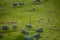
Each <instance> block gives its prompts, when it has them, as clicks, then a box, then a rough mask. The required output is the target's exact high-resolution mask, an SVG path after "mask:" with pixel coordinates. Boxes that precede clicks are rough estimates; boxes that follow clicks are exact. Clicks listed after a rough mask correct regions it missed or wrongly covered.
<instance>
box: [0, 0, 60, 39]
mask: <svg viewBox="0 0 60 40" xmlns="http://www.w3.org/2000/svg"><path fill="white" fill-rule="evenodd" d="M21 1H23V0H0V5H1V6H2V7H3V8H4V9H3V10H2V11H0V21H3V22H4V24H0V33H3V35H4V36H3V38H2V39H0V40H15V38H16V36H18V35H21V33H20V32H21V30H22V29H23V28H24V29H26V28H25V26H26V25H27V24H28V23H29V20H31V22H32V23H31V24H32V25H33V28H32V30H33V29H34V30H36V29H37V28H39V27H43V29H44V33H42V34H41V36H42V38H41V39H40V40H53V39H54V38H56V39H57V40H60V35H59V34H60V32H59V31H55V30H60V8H59V7H60V1H59V0H47V1H44V2H41V4H39V5H33V4H32V3H31V1H32V0H24V2H25V5H24V7H20V6H19V2H21ZM14 2H17V4H18V7H16V8H13V7H12V3H14ZM57 6H59V7H57ZM31 8H35V11H32V12H31V11H28V10H30V9H31ZM52 11H56V12H52ZM49 12H52V13H49ZM37 18H40V19H41V18H43V19H44V20H42V21H41V22H36V19H37ZM8 20H11V21H12V20H14V21H16V22H17V26H18V29H17V31H13V29H12V24H8V23H7V21H8ZM19 20H20V21H21V22H20V23H18V21H19ZM47 20H56V22H48V21H47ZM2 25H8V26H9V28H10V30H8V31H7V32H5V31H2V29H1V28H2ZM49 25H51V26H52V25H56V26H57V27H56V28H55V29H54V31H53V33H50V32H49V31H50V30H49V29H48V26H49ZM27 30H28V29H27ZM32 30H29V31H30V34H29V35H27V36H31V35H34V34H35V32H34V31H32ZM47 36H49V39H46V37H47Z"/></svg>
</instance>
